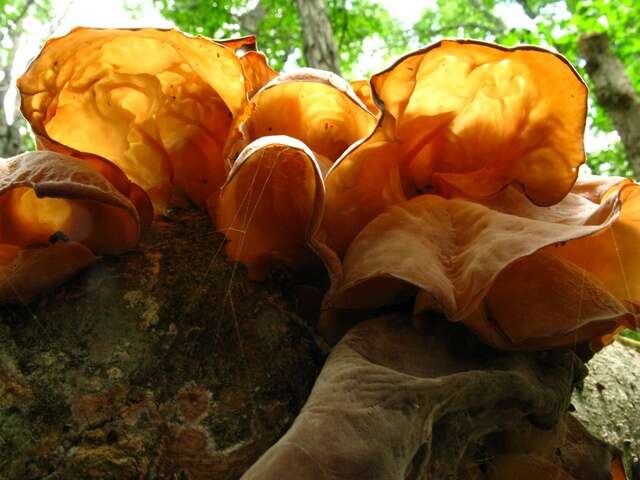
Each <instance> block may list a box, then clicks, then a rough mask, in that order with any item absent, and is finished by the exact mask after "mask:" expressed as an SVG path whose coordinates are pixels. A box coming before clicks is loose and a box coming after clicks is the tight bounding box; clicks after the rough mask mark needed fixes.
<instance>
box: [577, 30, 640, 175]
mask: <svg viewBox="0 0 640 480" xmlns="http://www.w3.org/2000/svg"><path fill="white" fill-rule="evenodd" d="M578 46H579V48H580V53H581V55H582V57H583V58H584V59H585V60H586V62H587V64H586V66H585V69H586V71H587V73H588V74H589V78H591V81H592V82H593V84H594V85H595V94H596V98H597V99H598V103H600V105H602V107H603V108H604V109H605V110H606V112H607V114H608V115H609V117H610V118H611V119H612V120H613V124H614V125H615V127H616V130H617V131H618V134H619V135H620V138H621V139H622V144H623V145H624V149H625V151H626V153H627V157H628V159H629V163H630V165H631V168H632V169H633V172H634V174H635V176H636V177H640V97H639V96H638V92H636V91H635V89H634V88H633V85H632V84H631V80H629V77H628V75H627V74H626V72H625V70H624V64H623V63H622V62H621V61H620V59H619V58H618V57H616V56H615V55H614V53H613V52H611V50H610V48H609V39H608V38H607V35H606V34H605V33H593V34H589V35H583V36H582V37H581V38H580V41H579V42H578Z"/></svg>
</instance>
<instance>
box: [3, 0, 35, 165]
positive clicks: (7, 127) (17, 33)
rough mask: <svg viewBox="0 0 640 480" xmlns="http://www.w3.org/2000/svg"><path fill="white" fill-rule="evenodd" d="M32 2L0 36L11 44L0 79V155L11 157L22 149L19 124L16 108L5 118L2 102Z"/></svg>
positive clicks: (26, 5)
mask: <svg viewBox="0 0 640 480" xmlns="http://www.w3.org/2000/svg"><path fill="white" fill-rule="evenodd" d="M34 3H35V0H27V1H26V2H25V4H24V5H23V6H22V9H21V10H20V11H19V12H18V13H17V15H16V16H15V18H14V20H13V22H14V23H13V26H11V25H8V26H7V33H6V37H5V36H3V37H2V41H3V42H6V43H8V44H9V45H11V46H10V48H9V50H8V52H7V61H6V62H5V64H4V65H2V70H1V71H2V80H0V157H6V158H8V157H12V156H14V155H17V154H18V153H20V152H22V151H23V150H24V148H23V144H22V135H20V125H19V124H18V122H17V119H18V118H19V113H18V109H17V108H16V109H15V110H14V113H13V118H11V119H7V118H6V117H7V115H6V112H5V109H4V102H5V98H6V96H7V93H8V91H9V88H10V87H11V80H12V78H11V70H12V69H13V62H14V60H15V55H16V52H17V51H18V48H19V46H20V40H21V37H22V34H23V30H22V22H23V21H24V19H25V17H26V16H27V14H28V13H29V10H30V9H31V7H32V6H33V4H34Z"/></svg>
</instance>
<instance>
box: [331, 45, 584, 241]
mask: <svg viewBox="0 0 640 480" xmlns="http://www.w3.org/2000/svg"><path fill="white" fill-rule="evenodd" d="M371 87H372V95H373V97H374V98H375V99H376V102H377V103H378V104H380V105H384V108H383V113H382V116H381V118H380V119H379V122H378V126H377V128H376V130H375V132H374V133H373V134H372V135H371V136H370V137H369V138H368V139H367V140H365V141H364V142H362V143H361V144H360V145H359V146H358V147H357V148H355V149H354V150H352V151H350V152H349V154H348V155H345V156H343V157H342V158H341V159H340V160H339V162H338V163H339V165H336V166H335V167H334V169H333V171H332V173H331V174H330V175H329V176H328V177H327V180H326V181H327V215H326V220H325V229H326V231H327V234H328V237H329V239H330V241H333V247H334V248H335V249H336V250H337V251H339V252H341V253H344V251H345V248H346V246H347V245H348V243H349V242H350V241H351V240H352V239H353V237H355V235H356V234H357V232H359V231H360V229H361V228H362V227H363V226H364V225H365V224H366V223H368V222H369V221H370V220H372V219H373V217H374V216H375V215H377V214H379V213H381V212H382V210H383V209H384V208H385V207H386V206H389V205H392V204H394V203H397V201H398V200H399V199H401V198H402V197H403V196H404V197H406V198H410V197H412V196H415V195H417V194H420V193H437V194H440V195H443V196H455V195H462V196H466V197H471V198H486V197H489V196H491V195H493V194H495V193H497V192H499V191H500V190H501V189H503V188H504V187H505V186H507V185H510V184H513V185H517V186H518V187H519V188H521V189H522V190H523V191H524V192H525V193H526V195H527V196H528V197H529V198H530V199H531V200H532V201H533V202H534V203H536V204H540V205H551V204H554V203H556V202H558V201H560V200H561V199H562V198H563V197H564V196H565V195H566V194H567V193H568V192H569V190H570V189H571V186H572V185H573V183H574V182H575V179H576V177H577V174H578V166H579V165H580V164H582V163H583V162H584V151H583V146H582V134H583V131H584V125H585V118H586V108H587V88H586V86H585V85H584V83H583V82H582V80H581V79H580V77H579V76H578V74H577V73H576V72H575V70H574V69H573V68H572V67H571V66H570V64H569V63H568V62H567V61H566V60H565V59H563V58H562V57H560V56H558V55H555V54H552V53H551V52H549V51H546V50H542V49H538V48H535V47H517V48H513V49H507V48H503V47H500V46H497V45H491V44H485V43H482V42H477V41H465V40H458V41H455V40H445V41H442V42H438V43H436V44H434V45H432V46H430V47H427V48H425V49H422V50H418V51H416V52H413V53H410V54H408V55H406V56H404V57H402V58H401V59H400V60H398V61H397V62H396V63H394V64H393V65H392V66H391V67H390V68H388V69H387V70H385V71H383V72H381V73H378V74H376V75H374V76H373V77H372V78H371Z"/></svg>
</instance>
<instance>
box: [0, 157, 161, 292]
mask: <svg viewBox="0 0 640 480" xmlns="http://www.w3.org/2000/svg"><path fill="white" fill-rule="evenodd" d="M92 161H93V162H94V163H95V164H96V165H98V166H99V167H100V168H102V169H103V171H105V173H106V176H107V177H110V178H111V179H113V180H114V181H115V183H116V184H119V186H120V188H121V189H122V190H123V191H124V193H125V194H127V193H132V192H133V193H132V196H133V197H134V200H135V202H136V203H137V206H136V204H134V203H133V202H132V201H131V200H130V199H129V198H128V197H127V196H125V194H123V193H122V192H121V191H120V190H119V189H118V188H116V187H115V186H114V185H113V184H112V183H111V182H110V181H109V180H107V178H105V176H104V175H102V174H101V173H100V171H99V169H98V168H96V167H94V166H92V165H91V164H90V163H88V162H87V161H85V160H81V159H77V158H73V157H69V156H66V155H62V154H59V153H54V152H49V151H43V152H31V153H25V154H22V155H19V156H17V157H13V158H10V159H8V160H3V161H2V162H1V163H0V301H18V302H27V301H29V300H31V299H32V298H33V297H34V296H35V295H36V294H37V293H39V291H40V290H42V289H44V288H47V287H50V286H53V285H56V284H58V283H60V282H61V281H63V280H64V279H66V278H67V277H69V276H70V275H71V274H73V273H74V272H75V271H77V270H78V269H80V268H83V267H84V266H86V265H88V264H89V263H91V262H92V261H93V260H95V259H96V258H97V256H98V255H105V254H109V255H118V254H121V253H124V252H126V251H128V250H131V249H132V248H134V247H135V246H136V244H137V243H138V240H139V239H140V236H141V234H142V232H143V230H144V228H145V227H146V226H147V225H146V224H145V222H146V221H145V219H144V218H142V217H141V215H140V213H139V208H140V211H142V212H143V215H145V214H147V213H148V212H150V211H151V204H150V202H149V200H148V199H147V198H146V195H144V193H142V196H138V190H136V189H135V188H131V185H130V183H129V182H128V180H127V179H126V177H125V176H124V174H123V173H122V172H121V171H120V170H119V169H118V168H117V167H115V166H114V165H112V164H110V163H108V162H104V161H103V163H102V164H100V160H99V159H98V158H93V159H92Z"/></svg>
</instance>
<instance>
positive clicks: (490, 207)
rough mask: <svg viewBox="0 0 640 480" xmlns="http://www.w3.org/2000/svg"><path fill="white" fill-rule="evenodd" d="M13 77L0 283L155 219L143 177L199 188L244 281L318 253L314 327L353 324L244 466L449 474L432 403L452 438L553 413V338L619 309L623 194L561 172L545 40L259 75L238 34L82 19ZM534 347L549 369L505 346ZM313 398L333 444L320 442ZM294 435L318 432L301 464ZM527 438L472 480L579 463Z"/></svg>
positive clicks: (303, 441)
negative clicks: (383, 65) (19, 129)
mask: <svg viewBox="0 0 640 480" xmlns="http://www.w3.org/2000/svg"><path fill="white" fill-rule="evenodd" d="M19 88H20V90H21V95H22V110H23V112H24V114H25V116H26V118H27V120H28V121H29V122H30V123H31V125H32V127H33V130H34V132H35V134H36V138H37V144H38V147H39V148H41V149H48V150H51V151H43V152H39V153H32V154H27V155H25V156H20V157H15V158H13V159H10V160H8V161H7V162H6V163H5V164H4V165H3V171H2V172H1V173H2V178H0V181H1V182H3V183H0V185H1V188H0V219H1V222H2V232H1V233H0V236H1V237H2V238H1V239H0V240H1V241H0V244H2V245H0V264H1V265H2V267H1V268H0V275H4V277H3V282H4V283H2V284H0V300H5V301H6V300H15V299H17V300H20V301H28V300H29V299H31V298H32V297H33V296H34V295H35V294H36V293H38V291H39V290H41V289H44V288H47V287H49V286H51V285H52V284H54V283H58V282H60V281H62V280H64V279H65V278H66V277H68V276H69V275H71V274H72V273H73V272H74V271H75V270H77V269H78V268H81V267H83V266H85V265H87V264H88V263H90V262H92V261H93V260H95V258H96V256H98V255H103V254H118V253H122V252H125V251H127V250H130V249H132V248H134V247H135V246H136V244H137V242H138V240H139V238H140V235H141V232H142V231H143V230H144V229H145V228H146V226H148V224H149V223H150V222H151V218H152V216H153V212H152V207H151V206H150V203H149V199H148V198H147V195H148V196H149V197H150V198H151V201H152V202H153V207H154V208H155V213H156V214H162V213H163V212H165V209H166V208H167V207H168V206H184V205H185V202H184V199H185V198H188V199H190V200H191V201H192V202H193V203H194V204H195V205H196V206H198V207H200V208H204V207H206V208H207V209H208V211H209V214H210V216H211V217H212V218H213V220H214V223H215V227H216V228H217V229H218V230H219V231H221V232H223V233H224V234H225V236H226V237H227V239H228V245H227V252H228V254H229V256H230V257H231V259H232V260H235V261H240V262H242V263H244V264H245V265H246V267H247V269H248V272H249V276H250V278H252V279H255V280H261V279H264V278H265V277H266V276H267V274H268V272H269V270H270V269H272V268H273V267H274V266H275V265H276V264H278V263H284V264H285V265H287V266H288V267H289V268H290V269H292V270H298V271H308V270H311V271H313V272H314V273H316V272H318V271H322V268H323V267H322V265H324V267H325V268H326V270H327V272H328V274H329V280H330V284H331V285H330V287H329V289H328V291H327V292H326V294H325V296H324V304H323V313H324V316H323V322H322V323H321V324H320V326H319V328H324V329H325V330H323V331H322V332H321V333H327V332H329V331H330V330H331V328H332V325H331V321H340V319H341V318H342V317H341V313H342V312H344V311H346V312H347V316H351V317H352V318H353V319H355V318H358V319H361V318H362V319H364V320H365V321H364V322H361V323H360V324H359V325H358V326H357V327H355V328H353V329H351V330H350V331H349V333H348V334H347V335H346V336H345V337H344V338H343V339H342V340H341V342H340V344H339V345H338V347H336V349H335V350H334V351H333V353H332V356H331V358H330V359H329V361H328V363H327V366H326V368H325V370H324V371H323V374H322V375H321V377H320V379H319V381H318V383H317V385H316V388H315V389H314V392H313V393H312V395H311V397H310V399H309V403H308V404H307V407H305V409H304V410H303V412H302V414H301V416H300V418H299V419H298V420H296V423H295V424H294V426H293V427H292V429H291V430H290V432H289V433H288V434H287V435H286V436H285V437H284V438H283V439H282V440H281V441H280V442H279V443H278V444H276V445H275V446H274V447H273V448H272V449H271V450H270V451H269V452H268V453H267V454H266V455H265V456H263V457H262V459H261V460H260V461H259V462H258V463H256V466H255V467H254V468H253V469H252V470H250V471H249V472H248V474H247V478H281V477H282V472H283V470H287V471H289V472H291V470H290V469H291V468H294V467H295V468H298V469H300V472H304V475H309V476H305V478H327V476H326V475H325V473H323V472H324V471H325V470H326V471H331V472H332V475H333V474H334V473H335V475H333V476H332V478H345V479H346V478H391V477H393V478H396V477H398V478H399V476H403V475H404V478H419V474H422V473H424V472H426V471H427V470H428V471H429V473H431V474H433V475H445V474H446V475H449V474H452V473H456V470H455V468H454V467H456V468H457V465H458V464H457V463H456V464H455V465H453V466H447V465H445V466H443V465H442V463H439V464H437V463H434V462H436V461H440V462H441V461H442V459H441V458H440V457H438V455H437V454H433V455H432V453H433V452H432V449H433V448H435V447H434V445H435V443H434V442H432V440H433V439H434V435H435V434H436V433H438V432H437V431H436V430H433V428H435V427H434V426H433V423H434V422H441V423H440V424H441V425H444V427H442V428H444V429H445V430H444V434H451V435H452V434H453V433H451V432H449V431H448V430H446V429H447V428H450V429H452V430H451V431H453V432H454V433H455V432H457V431H464V432H465V433H467V434H468V435H467V437H464V435H461V436H460V439H462V440H464V442H463V441H462V440H461V442H459V443H455V442H453V443H455V445H456V448H458V450H456V451H454V452H445V453H452V454H455V455H457V457H456V458H458V459H460V458H462V456H463V455H464V454H465V449H466V448H467V446H468V445H470V444H471V443H472V442H473V441H475V440H477V437H481V436H482V435H486V434H487V432H490V431H493V430H492V427H493V424H492V425H491V426H490V427H491V428H488V427H487V425H486V424H483V420H482V419H483V418H485V417H484V415H485V413H486V412H485V410H486V411H487V412H490V413H491V412H494V413H495V410H497V409H500V408H499V407H498V406H500V405H506V404H508V405H510V407H509V409H508V410H505V411H502V410H501V411H500V413H499V414H498V415H494V416H491V415H489V414H487V415H489V416H488V417H487V418H490V419H491V421H495V422H498V423H496V425H498V424H499V427H500V428H502V429H503V430H504V429H506V430H508V429H513V428H516V429H517V428H519V426H521V424H522V422H525V421H526V422H528V421H529V420H531V421H532V422H534V423H535V424H536V425H537V426H539V427H541V428H551V427H553V426H554V425H561V424H562V425H564V423H562V422H565V421H566V420H565V419H564V417H563V415H564V413H565V412H566V409H567V404H568V398H569V395H570V392H571V389H572V387H573V384H574V383H575V382H576V381H578V380H579V378H578V377H580V375H579V373H580V371H581V370H580V365H581V364H580V361H579V360H578V359H577V357H576V356H575V355H574V354H573V353H572V352H570V351H567V350H559V348H560V347H569V348H572V347H573V348H576V347H578V346H579V344H580V346H583V345H582V344H589V345H590V346H591V347H592V348H593V349H594V350H595V349H598V348H600V347H602V346H603V345H604V344H606V343H607V342H608V341H610V339H611V338H612V335H614V334H615V332H616V331H617V330H618V329H619V328H622V327H637V322H638V316H639V315H640V268H638V266H639V265H640V250H639V249H638V248H637V245H639V244H640V189H639V187H638V185H637V184H635V183H634V182H632V181H630V180H625V179H609V178H601V177H592V176H581V177H579V176H578V167H579V166H580V165H581V164H582V163H584V151H583V138H582V135H583V130H584V125H585V117H586V101H587V89H586V86H585V85H584V83H583V82H582V80H581V79H580V77H579V76H578V75H577V73H576V72H575V70H574V69H573V68H572V67H571V66H570V65H569V64H568V63H567V62H566V60H564V59H563V58H562V57H560V56H558V55H556V54H553V53H551V52H548V51H546V50H543V49H539V48H533V47H516V48H512V49H506V48H503V47H499V46H496V45H491V44H486V43H482V42H476V41H466V40H465V41H442V42H439V43H436V44H434V45H432V46H430V47H428V48H425V49H422V50H418V51H416V52H413V53H411V54H409V55H407V56H405V57H403V58H401V59H400V60H398V61H397V62H396V63H395V64H394V65H393V66H391V67H390V68H389V69H387V70H385V71H383V72H381V73H379V74H377V75H374V76H373V77H372V79H371V82H370V83H362V82H354V83H353V88H352V86H350V85H349V84H348V83H347V82H346V81H344V80H343V79H341V78H340V77H338V76H336V75H334V74H331V73H328V72H321V71H317V70H313V69H301V70H298V71H295V72H292V73H288V74H282V75H279V76H276V73H275V72H274V71H273V70H271V69H270V68H269V66H268V64H267V62H266V59H265V57H264V56H263V55H262V54H261V53H259V52H257V51H256V46H255V39H254V38H253V37H246V38H241V39H234V40H229V41H220V42H215V41H212V40H208V39H205V38H202V37H189V36H186V35H184V34H182V33H179V32H177V31H171V30H169V31H160V30H153V29H142V30H93V29H83V28H80V29H76V30H74V31H72V32H71V33H70V34H69V35H67V36H65V37H62V38H59V39H54V40H50V41H49V42H47V44H46V45H45V47H44V49H43V52H42V53H41V55H40V56H39V57H38V58H37V59H36V60H35V61H34V62H33V63H32V65H31V66H30V67H29V70H28V71H27V73H25V74H24V75H23V76H22V77H21V79H20V80H19ZM354 88H355V89H356V92H354ZM54 152H59V153H54ZM63 154H64V155H63ZM67 155H68V156H67ZM34 212H37V214H36V215H34ZM98 217H99V219H100V220H99V221H97V219H98ZM58 232H63V233H64V235H63V234H58ZM60 239H62V241H58V242H57V243H56V242H55V240H60ZM34 252H36V253H34ZM212 254H213V252H212ZM71 258H72V259H73V262H70V263H66V262H67V259H71ZM74 262H75V263H74ZM37 269H40V270H37ZM34 272H45V274H44V276H40V277H38V280H37V281H36V280H35V278H36V276H37V275H38V273H34ZM42 278H44V279H45V280H44V281H42V280H41V279H42ZM12 285H13V287H11V286H12ZM10 288H14V289H17V290H20V291H19V292H18V293H15V292H14V293H11V291H10ZM12 295H14V296H12ZM356 310H358V311H359V312H358V313H356V312H355V311H356ZM381 311H385V312H389V311H392V312H393V313H392V314H390V315H389V316H381V315H380V312H381ZM442 316H444V317H446V319H447V320H448V321H449V322H445V323H444V325H445V326H444V327H442V323H443V322H441V321H440V317H442ZM439 322H440V323H439ZM454 322H458V323H459V324H462V325H464V326H465V327H467V330H471V331H473V332H474V333H475V334H476V335H477V337H478V338H479V339H481V340H482V341H483V342H484V344H489V345H490V346H492V347H496V348H497V349H498V350H510V351H515V352H518V353H514V354H511V355H512V356H510V357H507V355H508V354H504V353H502V352H498V351H496V350H491V352H492V353H491V355H490V357H491V359H492V360H491V361H490V362H487V363H484V358H485V357H482V355H480V356H479V357H482V358H466V357H464V355H457V356H456V354H455V349H454V347H453V346H452V342H450V341H449V340H451V337H452V336H453V334H452V333H451V332H453V331H454V330H453V329H454V328H460V329H463V330H464V328H465V327H462V326H460V325H452V324H453V323H454ZM354 323H355V322H354ZM418 327H420V328H418ZM430 329H433V331H434V332H435V333H434V334H433V335H432V336H429V335H427V334H425V333H424V332H425V331H427V332H428V331H429V330H430ZM467 330H465V335H466V332H467ZM447 339H448V340H447ZM445 340H446V342H445V343H446V345H444V344H443V343H442V342H444V341H445ZM441 341H442V342H441ZM474 341H477V340H474ZM484 344H483V345H481V346H480V347H478V348H482V349H487V347H486V346H485V345H484ZM478 345H480V344H479V343H478ZM547 349H556V350H555V351H554V352H551V353H550V354H549V355H550V356H552V357H553V362H552V363H553V368H550V367H549V368H546V365H542V366H541V363H542V364H544V358H546V357H545V356H544V355H543V356H542V357H540V358H542V360H541V359H540V358H538V357H535V356H534V354H528V356H527V354H524V353H519V352H521V351H525V350H533V351H537V350H547ZM503 355H504V356H505V357H503ZM463 357H464V358H463ZM487 358H489V357H487ZM503 358H509V359H510V361H512V364H511V365H510V367H509V368H510V369H507V368H504V369H503V368H502V367H500V365H501V362H502V359H503ZM430 362H433V363H430ZM492 362H493V363H492ZM354 369H355V370H356V371H357V372H358V373H357V379H356V380H355V381H354V380H353V379H354V378H355V377H354V376H353V374H352V371H353V370H354ZM485 369H489V370H488V371H487V370H485ZM344 372H347V373H346V374H345V373H344ZM485 373H486V375H485ZM380 379H383V381H380ZM488 379H490V380H491V381H489V380H488ZM492 389H496V390H495V391H494V390H492ZM460 391H462V392H463V393H462V394H461V396H456V395H457V394H458V393H459V392H460ZM476 400H477V401H478V402H479V404H478V405H479V407H478V408H475V409H474V408H473V406H472V405H471V403H473V402H474V401H476ZM505 402H506V403H505ZM443 405H444V406H443ZM476 406H477V405H476ZM370 411H373V412H374V414H371V415H370V414H369V412H370ZM436 411H437V412H439V413H438V414H439V415H441V417H439V416H438V415H435V414H434V412H436ZM362 412H366V415H364V416H363V415H362ZM459 413H460V414H461V418H462V419H463V421H462V423H456V421H454V420H452V417H455V416H456V415H458V414H459ZM318 419H320V420H322V422H321V424H322V425H323V427H322V428H324V430H322V429H321V431H322V432H324V433H320V434H322V435H325V434H326V436H327V438H329V437H332V438H334V440H335V445H334V446H335V449H336V450H335V452H326V449H324V448H323V449H321V450H317V447H318V445H320V443H319V442H318V441H317V435H318V429H317V428H316V425H317V423H318ZM341 419H342V420H344V421H342V420H341ZM527 419H529V420H527ZM467 420H468V421H469V422H470V423H472V424H473V426H474V428H477V429H478V430H477V431H475V430H471V429H466V427H465V424H464V421H467ZM430 422H431V423H430ZM345 425H347V427H344V429H341V428H342V427H343V426H345ZM425 425H427V426H428V428H424V426H425ZM329 427H331V428H329ZM349 428H352V430H350V431H347V430H349ZM495 428H498V426H496V427H495ZM567 428H569V427H567ZM571 428H573V427H571ZM327 429H329V430H330V431H327ZM456 429H458V430H456ZM467 430H468V431H467ZM434 432H435V433H434ZM572 432H574V433H575V429H574V430H572ZM444 434H443V435H444ZM578 434H580V435H582V432H578V433H576V435H578ZM378 435H382V436H381V437H380V439H381V440H380V439H378V438H377V436H378ZM463 437H464V438H463ZM586 437H587V435H586V434H585V435H584V438H586ZM354 438H356V439H359V443H358V441H353V440H354ZM363 438H364V439H365V440H367V441H368V440H369V439H374V440H376V441H378V440H379V442H378V443H376V441H374V442H371V443H370V444H369V443H367V444H366V445H364V444H363ZM581 438H582V437H581ZM292 439H294V440H292ZM389 439H391V440H389ZM555 440H557V438H556V439H555ZM555 440H554V441H555ZM388 441H391V442H392V445H388V444H386V445H383V444H384V443H385V442H388ZM297 442H299V445H302V446H304V445H307V446H309V448H316V451H315V452H314V463H309V462H307V461H306V460H305V456H306V455H308V453H307V450H304V451H302V452H299V451H297V450H296V448H297V447H295V445H298V443H297ZM596 443H597V442H594V446H593V450H592V451H594V452H599V454H601V458H600V457H599V458H600V459H601V460H602V461H601V462H600V464H599V465H598V467H597V468H595V467H594V469H593V470H589V471H590V472H591V471H596V470H597V471H598V475H600V474H603V475H604V473H606V472H605V471H607V472H608V469H609V467H610V465H611V452H610V451H609V450H608V447H606V446H603V445H602V444H597V445H596ZM292 445H293V447H292ZM554 445H555V444H554ZM381 450H384V452H383V453H384V454H380V451H381ZM590 451H591V450H590ZM348 453H354V454H355V455H354V456H351V457H349V456H348V455H347V454H348ZM436 453H437V452H436ZM441 453H442V452H441ZM538 453H539V452H530V451H517V452H514V451H499V452H495V458H496V463H495V465H494V466H493V467H495V469H497V470H496V471H494V472H493V473H492V475H493V476H492V477H491V478H507V477H509V475H512V474H513V472H514V470H518V469H519V468H520V467H518V466H517V464H518V462H520V460H522V462H520V463H521V464H522V465H529V468H531V469H533V470H535V471H537V472H540V474H542V472H554V475H559V477H558V478H561V477H562V478H575V479H582V478H585V479H586V478H588V477H585V476H584V475H583V474H582V473H580V472H582V470H580V469H579V468H577V469H575V471H574V470H572V468H573V467H571V466H566V465H561V464H559V463H558V461H556V460H551V459H549V458H548V456H539V455H538ZM546 453H548V452H546ZM546 453H545V455H546ZM588 456H589V455H584V458H582V457H581V459H582V460H584V459H585V458H587V457H588ZM442 458H445V457H442ZM434 459H435V460H434ZM585 461H586V460H585ZM429 462H431V463H429ZM427 463H428V467H427V466H425V465H426V464H427ZM601 467H602V468H601ZM580 468H582V467H580ZM536 469H537V470H536ZM414 470H415V472H417V473H415V472H414ZM533 470H532V471H533ZM354 472H355V473H354ZM363 472H364V473H363ZM412 472H414V473H412ZM603 472H604V473H603ZM365 473H366V475H365ZM304 475H303V474H302V473H300V476H304ZM363 475H364V476H363ZM598 478H600V477H598Z"/></svg>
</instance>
